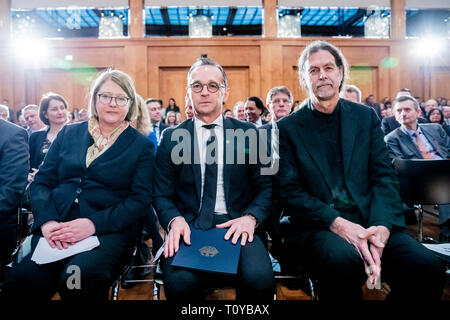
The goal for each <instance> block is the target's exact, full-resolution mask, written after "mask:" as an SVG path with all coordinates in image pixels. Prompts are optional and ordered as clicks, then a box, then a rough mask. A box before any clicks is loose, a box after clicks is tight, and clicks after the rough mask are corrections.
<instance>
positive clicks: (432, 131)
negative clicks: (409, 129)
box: [384, 123, 450, 159]
mask: <svg viewBox="0 0 450 320" xmlns="http://www.w3.org/2000/svg"><path fill="white" fill-rule="evenodd" d="M419 126H420V128H421V129H422V132H423V134H424V135H425V137H426V138H427V139H428V141H429V142H430V143H431V144H432V145H433V148H434V150H436V153H437V154H438V155H439V156H440V157H442V158H443V159H450V137H449V136H448V135H447V133H446V132H445V131H444V129H443V128H442V126H441V125H440V124H437V123H426V124H419ZM384 140H385V142H386V144H387V147H388V149H389V155H390V157H391V159H395V158H401V159H423V156H422V154H421V153H420V151H419V149H418V148H417V146H416V144H415V143H414V142H413V141H412V140H411V138H410V136H409V135H408V134H407V133H405V132H403V130H401V128H397V129H395V130H394V131H392V132H391V133H389V134H388V135H387V136H385V137H384Z"/></svg>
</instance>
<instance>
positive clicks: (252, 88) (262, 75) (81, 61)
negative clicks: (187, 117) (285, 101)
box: [0, 37, 450, 109]
mask: <svg viewBox="0 0 450 320" xmlns="http://www.w3.org/2000/svg"><path fill="white" fill-rule="evenodd" d="M313 40H317V39H316V38H300V39H277V38H273V39H268V38H261V37H259V38H258V37H221V38H212V39H187V38H183V37H170V38H148V39H129V38H128V39H111V40H106V39H102V40H98V39H65V40H62V41H61V40H59V41H46V43H47V44H48V45H49V47H50V50H49V52H50V57H49V59H47V60H46V61H43V62H42V63H41V64H39V65H38V66H37V67H36V68H27V67H26V66H24V65H23V64H21V63H20V62H18V61H16V60H15V59H14V58H13V56H12V55H11V54H10V52H9V51H8V52H7V49H6V48H5V47H3V48H0V72H1V74H2V75H3V76H2V78H1V79H0V98H7V99H9V100H10V105H11V106H12V107H14V108H16V109H17V108H18V107H19V105H22V104H23V103H24V102H26V103H31V102H36V100H37V97H39V96H40V95H41V93H42V92H41V91H42V90H44V89H45V90H47V89H49V88H50V86H52V87H53V89H52V90H53V91H58V90H59V91H64V92H66V95H69V96H70V97H68V100H71V101H70V103H71V105H72V104H73V105H74V106H77V107H79V105H83V104H84V102H83V100H82V99H81V98H79V97H80V96H82V95H83V94H84V91H83V90H84V87H85V86H87V85H81V86H80V85H76V84H74V83H72V84H71V85H68V83H69V82H68V81H72V80H71V79H73V78H71V77H66V75H65V72H74V73H75V74H76V73H77V72H79V71H77V70H89V69H90V68H92V69H93V70H97V69H103V68H106V67H109V66H113V67H115V68H118V69H121V70H123V71H125V72H127V73H128V74H129V75H130V76H131V77H132V78H133V79H134V80H135V84H136V88H137V91H138V93H140V94H141V95H142V96H143V97H144V98H148V97H157V98H163V99H164V100H165V101H164V104H166V103H167V99H168V98H169V97H171V92H173V91H172V89H173V88H170V89H169V87H168V83H164V81H166V80H162V79H165V78H166V74H164V71H161V70H169V69H170V68H181V69H180V70H183V71H182V73H185V72H186V73H187V70H188V68H189V67H190V66H191V64H192V63H193V62H195V60H196V59H197V58H198V57H199V56H200V55H201V54H207V55H208V56H209V57H210V58H213V59H215V60H217V61H218V62H219V63H220V64H221V65H222V66H224V67H225V68H226V70H229V72H230V74H233V76H232V77H235V78H236V79H235V80H234V81H232V82H233V84H232V85H231V88H232V91H231V93H232V96H231V97H230V101H229V102H228V103H227V107H231V105H232V104H233V102H234V101H235V100H237V99H244V98H246V96H252V95H254V96H259V97H261V98H262V99H263V100H264V99H265V96H266V94H267V91H268V90H269V89H270V88H271V87H273V86H276V85H280V84H284V85H286V86H287V87H288V88H289V89H290V90H291V91H293V93H294V97H295V99H296V100H303V98H305V97H306V93H305V92H304V91H303V90H302V89H301V87H300V85H299V81H298V75H297V71H296V67H295V66H296V64H297V59H298V57H299V55H300V53H301V51H302V50H303V49H304V47H305V46H306V45H307V44H308V43H309V42H310V41H313ZM325 40H327V41H330V42H332V43H333V44H335V45H337V46H338V47H339V48H341V49H342V51H343V53H344V55H345V56H346V58H347V60H348V62H349V64H350V66H352V67H354V68H353V71H352V77H353V78H354V79H350V81H349V82H350V83H356V84H357V85H358V84H360V86H362V87H363V88H362V89H363V95H364V96H367V94H369V92H368V91H373V92H371V93H374V94H375V96H376V99H377V100H380V99H382V98H383V97H386V96H387V97H390V98H391V99H393V98H394V96H395V93H396V92H397V91H398V90H399V89H400V88H402V87H408V88H410V89H411V90H412V92H413V94H414V95H415V96H420V97H423V98H428V97H429V96H430V95H435V94H437V93H439V95H442V96H447V97H450V89H449V88H448V86H446V84H447V83H448V77H447V72H448V69H449V68H450V62H449V61H448V59H446V57H445V55H444V56H442V57H440V56H438V57H434V58H433V60H431V61H430V60H425V59H423V58H418V57H413V55H411V52H410V46H411V44H412V40H411V41H410V40H402V41H397V40H383V39H335V38H333V39H331V38H330V39H325ZM449 51H450V41H448V43H447V47H446V48H445V49H444V52H449ZM66 56H72V60H71V61H70V60H66V59H65V58H66ZM390 57H392V58H395V59H396V60H395V61H396V63H394V64H393V65H389V64H386V63H385V62H386V59H389V58H390ZM425 67H427V68H432V69H433V72H432V73H426V72H424V68H425ZM358 68H359V69H358ZM364 68H366V69H364ZM56 70H58V72H59V73H60V74H61V75H62V76H61V77H62V78H61V79H60V80H59V81H54V80H51V79H49V80H47V79H46V77H47V76H48V72H50V74H51V77H57V76H56V75H55V74H54V72H56ZM356 70H358V71H356ZM363 70H365V71H363ZM161 72H163V74H160V73H161ZM361 72H362V73H361ZM52 73H53V74H52ZM365 73H367V74H366V75H364V74H365ZM179 77H180V81H181V79H182V80H183V84H182V85H181V87H182V88H180V89H179V90H178V89H177V90H178V91H179V92H178V91H177V92H175V95H176V96H177V97H179V98H177V97H175V98H176V99H177V103H178V104H179V105H180V106H183V107H184V94H183V93H182V92H183V91H184V86H185V82H184V81H185V75H181V74H180V75H179ZM355 77H356V79H355ZM81 78H83V76H81ZM367 79H371V82H368V83H370V84H368V83H366V82H365V81H366V80H367ZM363 80H364V81H363ZM52 81H53V82H52ZM41 82H42V83H41ZM41 86H42V88H41ZM166 88H168V89H166Z"/></svg>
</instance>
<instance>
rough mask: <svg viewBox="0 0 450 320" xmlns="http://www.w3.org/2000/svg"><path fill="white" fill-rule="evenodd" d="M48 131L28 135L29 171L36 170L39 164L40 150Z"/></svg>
mask: <svg viewBox="0 0 450 320" xmlns="http://www.w3.org/2000/svg"><path fill="white" fill-rule="evenodd" d="M49 130H50V127H48V128H47V129H46V130H39V131H36V132H33V133H32V134H31V135H30V140H29V145H30V169H31V168H35V169H38V168H39V166H40V164H41V148H42V144H43V143H44V141H45V138H46V137H47V133H48V131H49Z"/></svg>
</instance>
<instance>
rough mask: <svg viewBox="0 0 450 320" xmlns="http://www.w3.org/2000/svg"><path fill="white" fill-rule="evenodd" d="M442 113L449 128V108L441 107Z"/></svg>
mask: <svg viewBox="0 0 450 320" xmlns="http://www.w3.org/2000/svg"><path fill="white" fill-rule="evenodd" d="M442 113H443V114H444V121H445V123H446V124H447V125H449V126H450V106H443V107H442Z"/></svg>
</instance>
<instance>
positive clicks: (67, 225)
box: [49, 218, 95, 244]
mask: <svg viewBox="0 0 450 320" xmlns="http://www.w3.org/2000/svg"><path fill="white" fill-rule="evenodd" d="M94 233H95V225H94V223H93V222H92V221H91V220H89V219H87V218H79V219H75V220H72V221H68V222H62V223H60V227H59V228H58V229H54V230H52V231H51V232H50V234H49V238H50V240H53V241H63V242H68V243H70V244H74V243H76V242H78V241H81V240H83V239H86V238H87V237H89V236H91V235H93V234H94Z"/></svg>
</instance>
